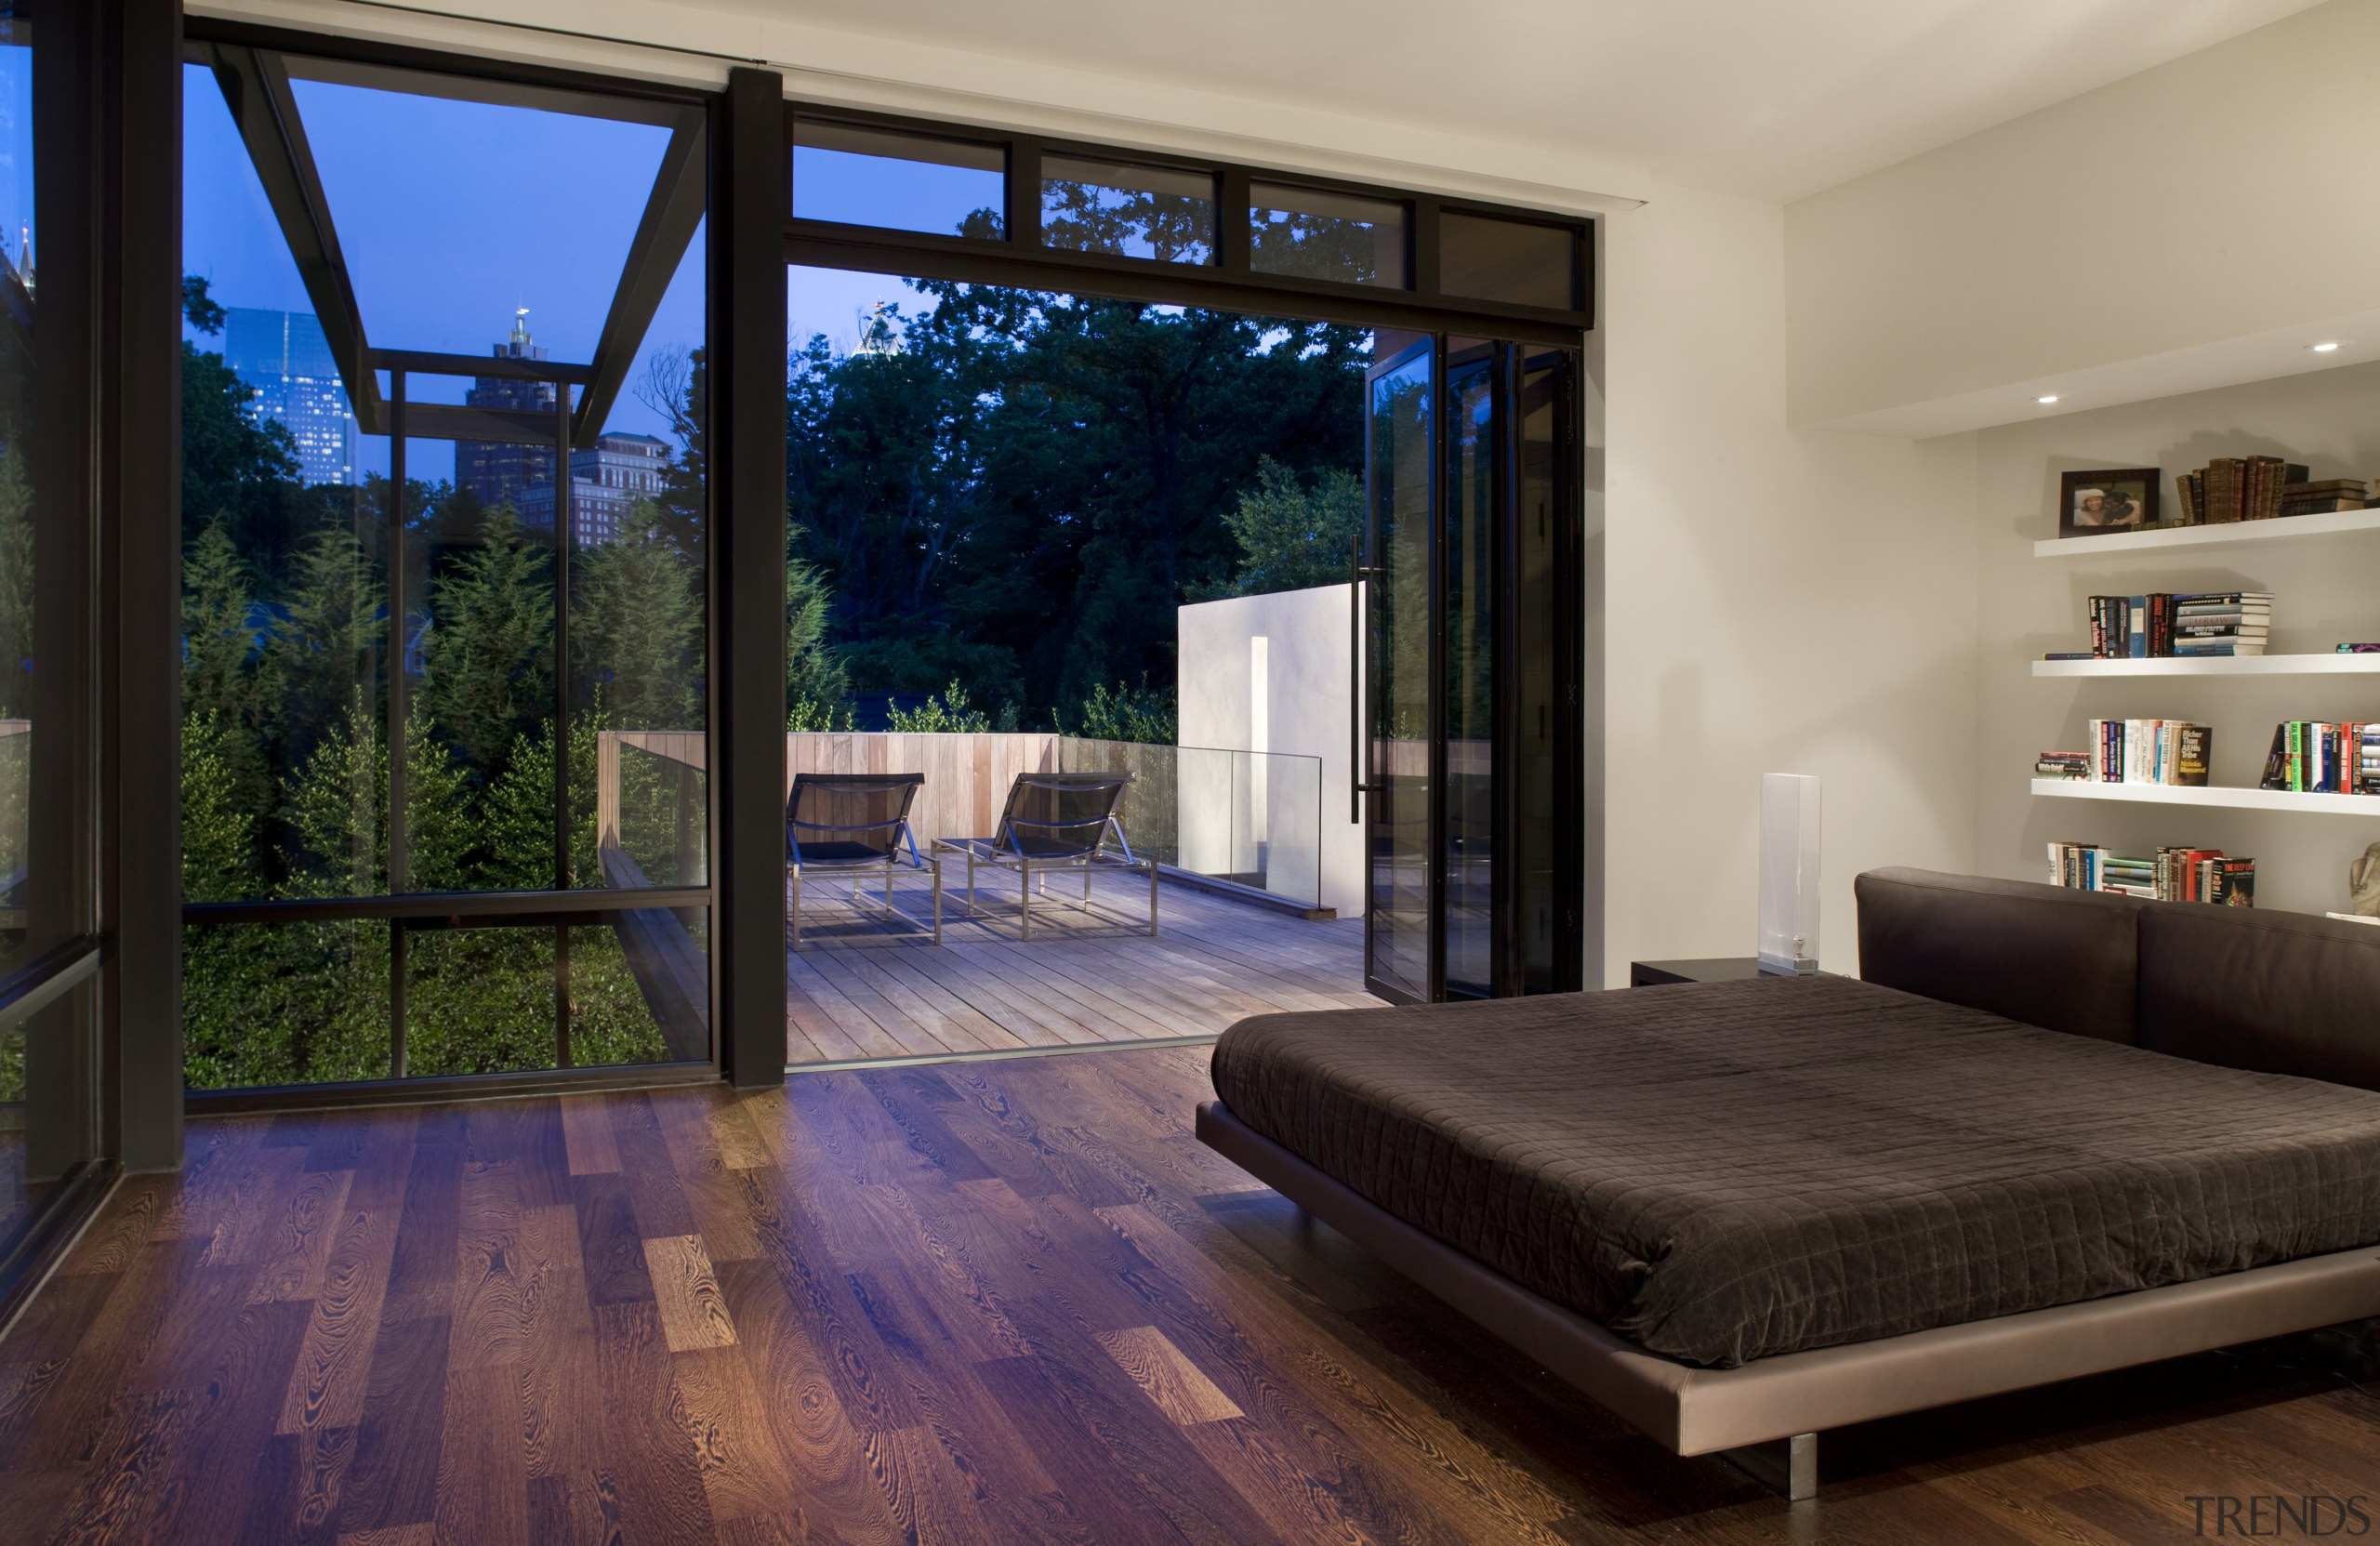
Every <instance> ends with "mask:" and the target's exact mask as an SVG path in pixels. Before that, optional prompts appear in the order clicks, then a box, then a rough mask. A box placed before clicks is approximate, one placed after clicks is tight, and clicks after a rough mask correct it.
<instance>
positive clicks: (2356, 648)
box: [2336, 644, 2380, 654]
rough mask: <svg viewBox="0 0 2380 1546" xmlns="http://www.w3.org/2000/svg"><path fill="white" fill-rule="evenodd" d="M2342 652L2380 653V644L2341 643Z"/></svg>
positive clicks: (2340, 652)
mask: <svg viewBox="0 0 2380 1546" xmlns="http://www.w3.org/2000/svg"><path fill="white" fill-rule="evenodd" d="M2336 653H2337V654H2380V644H2341V645H2340V646H2339V647H2338V650H2337V652H2336Z"/></svg>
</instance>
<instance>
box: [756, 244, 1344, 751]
mask: <svg viewBox="0 0 2380 1546" xmlns="http://www.w3.org/2000/svg"><path fill="white" fill-rule="evenodd" d="M1070 218H1080V219H1081V220H1083V221H1087V222H1089V225H1088V226H1086V230H1089V229H1091V227H1098V228H1099V229H1100V230H1103V231H1106V234H1105V235H1097V232H1096V231H1094V232H1093V234H1094V235H1097V241H1106V240H1110V239H1113V240H1122V236H1121V235H1120V234H1118V232H1120V231H1125V230H1128V229H1131V218H1128V216H1127V215H1125V214H1120V213H1118V212H1117V210H1114V209H1106V208H1101V207H1095V206H1094V205H1091V204H1086V205H1084V206H1083V207H1082V208H1080V209H1078V210H1077V211H1076V212H1075V215H1074V216H1073V217H1070ZM1087 240H1089V238H1087ZM1097 241H1093V242H1092V243H1091V244H1093V245H1096V244H1097ZM924 287H925V288H926V289H928V290H929V291H931V292H932V293H933V294H934V295H935V297H936V298H937V302H938V304H937V305H936V306H935V308H934V309H933V311H931V312H930V313H927V314H925V315H922V316H918V317H907V316H905V315H903V314H902V313H901V312H900V311H898V310H897V309H891V308H888V309H886V310H885V311H882V312H879V314H878V316H877V317H876V318H875V319H874V320H873V321H872V322H871V324H870V325H869V328H868V331H867V333H866V336H865V337H863V338H862V340H861V347H860V348H859V349H858V350H855V351H853V353H851V354H849V355H840V356H839V355H837V354H836V353H835V352H834V351H833V350H831V349H830V348H829V347H828V346H827V344H826V341H825V340H824V339H823V338H821V339H813V340H811V342H810V343H809V344H808V345H807V346H806V347H805V348H803V349H802V350H800V351H799V352H797V354H796V355H795V356H794V359H793V361H792V367H791V380H790V388H789V393H788V403H787V463H788V469H789V472H790V481H789V484H788V489H787V495H788V501H789V505H788V508H789V509H790V511H791V514H792V518H793V523H794V526H795V528H796V532H797V540H798V542H799V544H800V552H801V553H802V554H803V555H804V556H805V557H807V558H809V559H811V560H813V561H814V562H816V564H817V566H818V568H819V571H820V573H821V575H823V577H824V578H825V580H826V584H827V586H828V588H830V589H831V591H832V594H833V598H834V606H833V626H832V632H831V637H832V639H833V641H834V642H835V643H836V644H838V645H839V646H840V648H841V649H842V651H843V653H844V656H845V659H846V661H847V662H848V666H849V669H850V672H851V676H852V680H853V683H854V684H855V685H856V686H858V687H861V688H865V689H867V690H870V691H876V690H891V691H901V692H931V691H932V690H934V689H935V688H937V687H939V686H940V685H941V684H942V683H944V682H945V681H948V680H950V679H951V678H952V677H954V676H956V677H958V678H959V679H960V680H962V681H965V682H967V683H968V685H969V686H970V687H971V689H972V690H973V691H974V692H975V693H976V694H977V695H978V697H979V698H980V699H981V700H983V701H985V702H986V703H988V704H991V705H994V706H997V707H1000V708H1002V709H1005V710H1008V711H1009V712H1010V714H1011V715H1012V717H1014V716H1016V715H1017V714H1018V713H1019V712H1020V711H1021V712H1022V713H1023V714H1024V715H1025V716H1026V717H1029V718H1031V719H1034V720H1040V721H1042V722H1046V721H1047V717H1048V715H1049V713H1050V708H1049V706H1051V705H1053V704H1068V703H1078V702H1079V701H1080V700H1081V699H1082V698H1084V697H1085V696H1086V695H1087V694H1089V692H1090V691H1091V688H1092V687H1093V686H1094V685H1096V684H1098V683H1101V682H1110V681H1142V680H1147V681H1160V682H1162V681H1170V680H1171V679H1172V676H1173V674H1174V662H1173V641H1174V634H1175V628H1174V621H1173V613H1174V609H1175V608H1176V607H1177V606H1178V605H1180V604H1181V602H1182V601H1183V600H1185V599H1187V598H1189V597H1192V596H1195V595H1198V594H1203V593H1205V591H1206V590H1207V589H1208V588H1212V587H1215V586H1218V585H1226V584H1231V583H1232V582H1233V580H1234V577H1235V576H1236V574H1237V573H1238V571H1239V570H1240V568H1241V566H1242V564H1243V563H1244V562H1246V559H1247V554H1246V552H1245V550H1244V549H1243V548H1242V547H1241V545H1240V543H1239V542H1238V540H1237V539H1236V536H1235V535H1234V534H1233V532H1232V530H1231V527H1230V525H1229V523H1228V522H1227V519H1226V518H1227V517H1228V516H1229V514H1230V513H1231V512H1233V511H1234V510H1235V509H1236V507H1237V505H1238V502H1239V499H1240V496H1241V495H1242V493H1243V492H1244V491H1245V490H1247V489H1249V488H1250V487H1251V486H1252V485H1255V484H1256V483H1257V482H1258V481H1259V476H1260V468H1261V466H1262V464H1263V462H1264V460H1265V459H1267V458H1270V459H1271V460H1272V461H1274V462H1276V463H1277V464H1278V465H1279V466H1280V467H1281V468H1283V469H1286V474H1289V475H1294V476H1295V477H1297V478H1300V479H1311V478H1313V477H1315V475H1316V474H1318V473H1320V472H1322V471H1324V470H1326V469H1328V470H1336V471H1338V472H1341V473H1342V474H1346V473H1349V472H1350V469H1354V468H1355V467H1356V466H1358V465H1359V464H1360V460H1361V456H1360V444H1359V439H1358V437H1359V434H1360V425H1361V420H1360V416H1359V413H1360V407H1361V393H1362V372H1363V366H1364V364H1365V363H1366V362H1367V360H1368V358H1369V336H1368V335H1367V334H1365V333H1363V332H1361V331H1360V330H1356V329H1351V328H1344V327H1333V326H1328V325H1324V324H1304V323H1284V322H1278V321H1273V320H1268V319H1263V318H1254V317H1246V316H1239V315H1236V314H1232V313H1226V312H1216V311H1197V310H1186V309H1182V308H1174V307H1158V306H1148V305H1138V304H1133V303H1128V302H1121V301H1109V300H1102V299H1093V298H1085V297H1060V296H1048V295H1038V294H1033V293H1029V292H1023V291H1016V290H1006V289H998V288H994V287H989V286H976V285H961V284H941V283H931V284H926V285H925V286H924ZM1314 486H1315V488H1316V491H1317V492H1319V493H1322V494H1327V495H1329V496H1331V497H1332V498H1333V499H1335V497H1336V496H1337V493H1338V491H1339V490H1341V489H1342V488H1343V487H1344V486H1345V485H1344V483H1343V482H1316V483H1315V485H1314ZM1334 508H1335V507H1334ZM1342 562H1343V559H1342ZM1034 706H1038V707H1034Z"/></svg>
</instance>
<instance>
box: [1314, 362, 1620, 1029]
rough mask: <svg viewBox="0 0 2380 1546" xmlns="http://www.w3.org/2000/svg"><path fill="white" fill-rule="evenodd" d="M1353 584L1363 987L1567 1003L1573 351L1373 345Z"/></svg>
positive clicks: (1572, 911) (1577, 798) (1573, 823)
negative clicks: (1360, 675)
mask: <svg viewBox="0 0 2380 1546" xmlns="http://www.w3.org/2000/svg"><path fill="white" fill-rule="evenodd" d="M1380 338H1381V343H1380V346H1379V348H1378V350H1377V352H1378V354H1379V355H1380V360H1379V363H1376V364H1375V365H1374V366H1373V368H1372V370H1371V373H1370V376H1369V382H1368V398H1367V413H1368V439H1367V446H1366V477H1367V483H1368V490H1367V495H1368V512H1367V531H1366V534H1365V535H1366V541H1365V551H1364V556H1363V560H1362V561H1361V562H1359V565H1358V567H1359V574H1358V575H1357V576H1356V578H1357V580H1358V581H1359V582H1361V583H1360V588H1359V590H1358V592H1357V597H1356V599H1355V602H1354V604H1355V605H1356V606H1357V607H1358V608H1359V609H1360V612H1361V616H1362V620H1363V626H1362V628H1361V629H1360V632H1361V636H1362V638H1361V642H1362V653H1363V655H1364V659H1365V664H1366V666H1367V667H1368V670H1367V675H1368V679H1369V680H1368V687H1367V691H1366V694H1365V703H1364V707H1363V711H1362V713H1363V721H1362V732H1361V739H1362V742H1363V745H1362V747H1361V748H1360V765H1361V767H1362V770H1363V784H1362V792H1363V794H1364V796H1365V799H1364V800H1363V802H1362V805H1361V807H1360V814H1361V816H1362V819H1363V821H1364V823H1365V828H1366V831H1365V838H1366V845H1367V846H1366V852H1367V853H1368V855H1369V865H1370V895H1369V906H1368V909H1367V915H1366V916H1367V929H1366V933H1367V949H1366V957H1365V968H1366V971H1365V975H1366V983H1367V985H1368V986H1369V987H1370V988H1371V990H1372V991H1373V992H1375V993H1378V994H1380V995H1382V997H1384V998H1393V999H1397V1000H1420V999H1437V998H1489V997H1501V996H1505V995H1511V994H1519V993H1543V992H1553V991H1559V990H1563V989H1569V988H1576V987H1577V986H1578V985H1579V981H1580V959H1581V950H1580V945H1581V942H1580V896H1579V887H1580V831H1581V827H1582V821H1583V812H1582V809H1581V806H1582V802H1583V799H1584V786H1583V781H1582V776H1581V774H1582V752H1581V747H1582V736H1581V726H1580V720H1579V716H1578V706H1579V701H1580V694H1579V685H1580V684H1579V680H1578V679H1579V672H1580V666H1581V662H1582V659H1583V641H1582V636H1581V633H1580V548H1579V545H1578V543H1579V536H1578V531H1579V525H1578V499H1577V496H1576V494H1575V490H1576V489H1577V488H1578V486H1579V485H1578V482H1577V479H1576V469H1575V460H1576V450H1577V440H1576V435H1575V433H1574V432H1573V430H1572V429H1571V428H1570V421H1571V419H1572V418H1573V417H1574V416H1575V415H1576V412H1577V409H1576V398H1575V395H1574V390H1573V386H1572V378H1573V376H1574V373H1575V368H1576V366H1575V360H1574V357H1573V356H1572V355H1571V354H1570V353H1569V352H1568V351H1566V350H1547V349H1543V348H1541V347H1540V348H1536V349H1531V348H1527V347H1525V346H1522V345H1517V344H1514V343H1510V342H1504V341H1500V340H1494V339H1476V338H1463V337H1447V336H1445V335H1439V336H1435V337H1419V338H1415V337H1412V336H1411V335H1405V336H1402V337H1399V336H1397V335H1395V334H1392V333H1388V332H1383V333H1382V335H1381V336H1380Z"/></svg>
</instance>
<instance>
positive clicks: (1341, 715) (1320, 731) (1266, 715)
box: [1175, 585, 1364, 918]
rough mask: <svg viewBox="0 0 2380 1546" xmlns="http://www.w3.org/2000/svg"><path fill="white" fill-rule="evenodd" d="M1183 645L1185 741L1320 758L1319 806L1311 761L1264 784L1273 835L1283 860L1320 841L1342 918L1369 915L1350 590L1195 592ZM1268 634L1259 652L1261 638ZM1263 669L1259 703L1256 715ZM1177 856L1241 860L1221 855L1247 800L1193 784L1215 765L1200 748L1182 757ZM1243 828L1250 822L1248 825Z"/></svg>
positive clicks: (1285, 766)
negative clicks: (1352, 783)
mask: <svg viewBox="0 0 2380 1546" xmlns="http://www.w3.org/2000/svg"><path fill="white" fill-rule="evenodd" d="M1175 616H1176V619H1177V624H1176V637H1177V641H1178V642H1179V645H1180V655H1179V659H1180V666H1179V667H1178V669H1179V691H1180V713H1181V733H1180V736H1179V739H1180V741H1181V743H1182V745H1183V747H1222V748H1223V749H1225V750H1229V751H1251V750H1260V749H1261V750H1266V751H1272V752H1282V753H1289V754H1293V755H1295V756H1298V757H1312V758H1318V759H1319V760H1320V763H1321V800H1320V804H1319V807H1318V808H1316V809H1315V811H1314V818H1313V819H1314V820H1315V821H1316V822H1318V824H1319V830H1318V833H1317V832H1316V829H1315V828H1314V827H1313V826H1308V825H1307V818H1306V817H1305V815H1304V812H1305V811H1306V810H1307V809H1308V808H1309V807H1310V806H1311V805H1312V801H1311V799H1310V798H1309V789H1310V787H1311V786H1309V785H1308V784H1307V783H1306V782H1305V779H1306V773H1305V772H1304V769H1305V768H1306V766H1307V764H1303V763H1288V762H1286V760H1285V761H1283V762H1282V763H1281V764H1279V765H1278V772H1279V775H1280V776H1281V777H1282V778H1284V779H1287V778H1292V777H1293V778H1295V779H1296V780H1297V781H1298V782H1297V785H1296V786H1295V788H1294V789H1292V788H1289V787H1276V788H1272V789H1271V790H1270V791H1269V795H1270V808H1271V820H1272V824H1273V825H1272V827H1271V830H1270V833H1269V840H1271V841H1272V842H1273V843H1274V845H1275V849H1276V852H1277V853H1278V854H1280V856H1281V858H1282V861H1283V862H1285V863H1291V862H1304V861H1303V859H1302V855H1301V854H1300V853H1299V852H1298V850H1299V849H1300V848H1301V847H1302V846H1303V845H1305V844H1308V843H1314V842H1317V841H1318V844H1319V852H1320V866H1321V902H1322V905H1324V906H1326V907H1335V908H1337V909H1338V911H1339V916H1340V917H1341V918H1361V917H1362V916H1363V913H1364V858H1363V828H1361V827H1360V826H1356V825H1355V823H1353V822H1351V821H1349V820H1348V819H1347V817H1348V811H1349V809H1350V806H1349V803H1348V790H1347V783H1348V776H1349V769H1350V767H1351V765H1352V761H1353V758H1354V755H1355V753H1354V744H1353V743H1354V736H1353V733H1352V725H1351V721H1350V720H1349V714H1350V712H1351V708H1350V704H1349V700H1348V695H1347V685H1348V681H1347V654H1348V638H1347V588H1346V587H1345V586H1343V585H1326V586H1318V587H1316V588H1313V589H1310V590H1284V591H1278V592H1276V593H1275V594H1272V595H1269V596H1236V597H1232V598H1230V599H1229V600H1226V601H1200V602H1198V603H1197V604H1196V605H1192V606H1185V607H1183V608H1181V609H1180V610H1179V611H1178V612H1177V613H1176V614H1175ZM1257 640H1262V641H1264V642H1263V645H1262V647H1261V651H1260V649H1259V648H1258V647H1257V646H1256V645H1255V644H1254V642H1253V641H1257ZM1251 667H1255V668H1256V669H1261V671H1262V681H1263V698H1264V705H1263V707H1264V712H1263V714H1262V715H1260V714H1259V713H1258V712H1257V703H1256V698H1257V692H1256V687H1255V684H1256V681H1257V676H1256V670H1252V669H1251ZM1181 767H1182V772H1181V779H1182V786H1181V787H1182V796H1181V798H1182V849H1183V852H1182V862H1183V864H1184V865H1189V866H1190V867H1192V868H1196V869H1225V868H1237V867H1239V865H1238V864H1237V863H1236V862H1234V863H1228V864H1227V863H1224V862H1223V860H1222V858H1221V855H1222V854H1223V846H1222V845H1223V843H1224V841H1225V840H1226V834H1225V833H1224V832H1223V831H1222V830H1220V829H1219V827H1220V821H1219V818H1220V816H1221V814H1222V813H1223V812H1225V811H1226V810H1230V809H1236V808H1241V807H1244V805H1245V803H1246V802H1245V799H1244V798H1242V799H1233V800H1231V801H1230V802H1229V803H1228V804H1227V803H1226V802H1225V799H1223V798H1220V794H1219V791H1218V790H1216V789H1214V788H1210V787H1208V786H1205V785H1202V784H1201V783H1199V782H1198V780H1199V779H1200V777H1201V775H1202V773H1211V770H1208V769H1205V768H1204V767H1203V766H1202V762H1201V760H1200V759H1199V758H1198V757H1197V756H1196V754H1194V753H1190V752H1184V753H1183V759H1182V764H1181ZM1242 825H1243V826H1245V823H1243V824H1242Z"/></svg>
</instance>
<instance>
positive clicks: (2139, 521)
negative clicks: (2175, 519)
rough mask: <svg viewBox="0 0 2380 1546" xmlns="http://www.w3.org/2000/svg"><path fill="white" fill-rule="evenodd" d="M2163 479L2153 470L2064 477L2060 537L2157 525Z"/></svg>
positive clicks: (2060, 486) (2060, 482)
mask: <svg viewBox="0 0 2380 1546" xmlns="http://www.w3.org/2000/svg"><path fill="white" fill-rule="evenodd" d="M2163 477H2164V474H2163V473H2162V472H2161V471H2160V470H2159V469H2156V468H2153V467H2129V468H2122V469H2117V470H2115V471H2112V472H2068V473H2064V474H2061V475H2060V476H2059V478H2058V480H2057V492H2058V500H2057V535H2060V536H2091V535H2096V534H2098V533H2102V532H2122V531H2137V530H2139V529H2140V528H2141V527H2143V526H2153V525H2155V524H2157V485H2158V483H2159V482H2162V480H2163Z"/></svg>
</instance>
